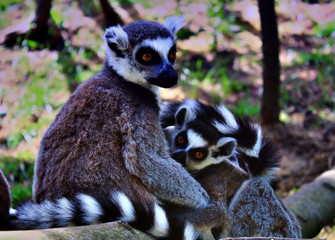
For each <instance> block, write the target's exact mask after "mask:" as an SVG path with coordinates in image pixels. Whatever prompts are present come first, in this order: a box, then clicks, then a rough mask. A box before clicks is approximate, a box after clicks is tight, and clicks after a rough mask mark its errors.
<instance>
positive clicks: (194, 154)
mask: <svg viewBox="0 0 335 240" xmlns="http://www.w3.org/2000/svg"><path fill="white" fill-rule="evenodd" d="M188 155H189V156H190V157H191V158H192V159H193V160H194V161H202V160H205V159H206V158H207V156H208V149H207V147H200V148H192V149H190V150H189V151H188Z"/></svg>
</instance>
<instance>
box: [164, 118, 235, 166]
mask: <svg viewBox="0 0 335 240" xmlns="http://www.w3.org/2000/svg"><path fill="white" fill-rule="evenodd" d="M193 123H194V122H193ZM191 124H192V123H191ZM210 128H211V126H207V128H206V129H200V130H204V131H208V132H210V131H212V130H213V129H210ZM165 134H171V136H172V141H171V144H170V150H171V156H172V158H173V159H175V160H176V161H177V162H179V163H181V164H182V165H184V166H185V167H186V169H187V170H189V171H195V170H200V169H203V168H205V167H207V166H209V165H212V164H218V163H220V162H222V161H224V160H229V161H231V162H233V163H235V164H238V162H237V159H236V158H235V155H234V152H235V148H236V140H235V139H234V138H231V137H222V138H220V139H216V136H213V138H212V139H206V136H204V135H202V131H197V129H195V128H193V127H192V126H189V125H188V124H186V125H185V126H182V128H178V127H169V128H167V129H165ZM214 135H216V134H214Z"/></svg>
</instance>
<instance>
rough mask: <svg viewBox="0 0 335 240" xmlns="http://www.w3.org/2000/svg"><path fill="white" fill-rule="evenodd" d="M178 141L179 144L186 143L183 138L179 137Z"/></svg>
mask: <svg viewBox="0 0 335 240" xmlns="http://www.w3.org/2000/svg"><path fill="white" fill-rule="evenodd" d="M177 141H178V143H180V144H182V143H184V138H183V137H182V136H179V137H178V138H177Z"/></svg>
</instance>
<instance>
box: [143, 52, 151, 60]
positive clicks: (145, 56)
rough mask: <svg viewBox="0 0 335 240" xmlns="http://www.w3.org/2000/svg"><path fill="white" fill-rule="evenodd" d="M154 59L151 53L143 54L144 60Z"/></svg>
mask: <svg viewBox="0 0 335 240" xmlns="http://www.w3.org/2000/svg"><path fill="white" fill-rule="evenodd" d="M151 59H152V55H151V54H150V53H145V54H143V55H142V60H143V61H146V62H149V61H150V60H151Z"/></svg>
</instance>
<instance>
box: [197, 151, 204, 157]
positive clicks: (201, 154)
mask: <svg viewBox="0 0 335 240" xmlns="http://www.w3.org/2000/svg"><path fill="white" fill-rule="evenodd" d="M195 157H196V158H203V157H204V154H203V153H202V152H196V153H195Z"/></svg>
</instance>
